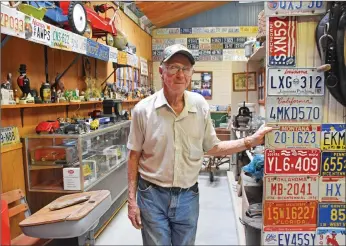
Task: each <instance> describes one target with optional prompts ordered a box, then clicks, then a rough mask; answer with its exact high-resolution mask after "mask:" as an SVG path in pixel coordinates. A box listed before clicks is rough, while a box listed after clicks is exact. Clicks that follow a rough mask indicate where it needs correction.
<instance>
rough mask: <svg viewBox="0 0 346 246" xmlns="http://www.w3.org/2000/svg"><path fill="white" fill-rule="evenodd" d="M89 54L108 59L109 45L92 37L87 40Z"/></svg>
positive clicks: (104, 59)
mask: <svg viewBox="0 0 346 246" xmlns="http://www.w3.org/2000/svg"><path fill="white" fill-rule="evenodd" d="M86 54H87V56H91V57H94V58H97V59H100V60H103V61H108V59H109V47H108V46H105V45H103V44H100V43H98V42H95V41H93V40H91V39H88V40H87V52H86Z"/></svg>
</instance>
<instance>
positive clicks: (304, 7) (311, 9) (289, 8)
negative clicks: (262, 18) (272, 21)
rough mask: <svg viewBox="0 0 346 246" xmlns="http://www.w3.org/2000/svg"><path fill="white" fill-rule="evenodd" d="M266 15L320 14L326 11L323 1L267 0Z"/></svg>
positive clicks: (325, 4)
mask: <svg viewBox="0 0 346 246" xmlns="http://www.w3.org/2000/svg"><path fill="white" fill-rule="evenodd" d="M264 6H265V10H264V11H265V15H266V16H290V15H294V16H299V15H320V14H323V13H325V12H326V6H327V3H326V2H325V1H267V2H266V3H265V5H264Z"/></svg>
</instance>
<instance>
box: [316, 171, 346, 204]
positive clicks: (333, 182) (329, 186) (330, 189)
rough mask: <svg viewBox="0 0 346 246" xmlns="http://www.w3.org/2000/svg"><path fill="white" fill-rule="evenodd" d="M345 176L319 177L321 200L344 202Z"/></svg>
mask: <svg viewBox="0 0 346 246" xmlns="http://www.w3.org/2000/svg"><path fill="white" fill-rule="evenodd" d="M345 181H346V179H345V177H323V176H322V177H320V185H319V186H320V187H319V200H320V201H321V202H345V189H346V185H345Z"/></svg>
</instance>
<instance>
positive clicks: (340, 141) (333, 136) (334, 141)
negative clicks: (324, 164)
mask: <svg viewBox="0 0 346 246" xmlns="http://www.w3.org/2000/svg"><path fill="white" fill-rule="evenodd" d="M345 128H346V124H322V133H321V149H322V150H343V151H345V148H346V146H345V142H346V139H345Z"/></svg>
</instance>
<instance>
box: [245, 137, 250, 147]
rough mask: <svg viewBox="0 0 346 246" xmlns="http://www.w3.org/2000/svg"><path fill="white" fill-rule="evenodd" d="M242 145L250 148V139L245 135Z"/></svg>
mask: <svg viewBox="0 0 346 246" xmlns="http://www.w3.org/2000/svg"><path fill="white" fill-rule="evenodd" d="M244 145H245V147H246V148H247V149H251V147H252V141H251V140H250V139H249V138H248V137H245V138H244Z"/></svg>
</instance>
